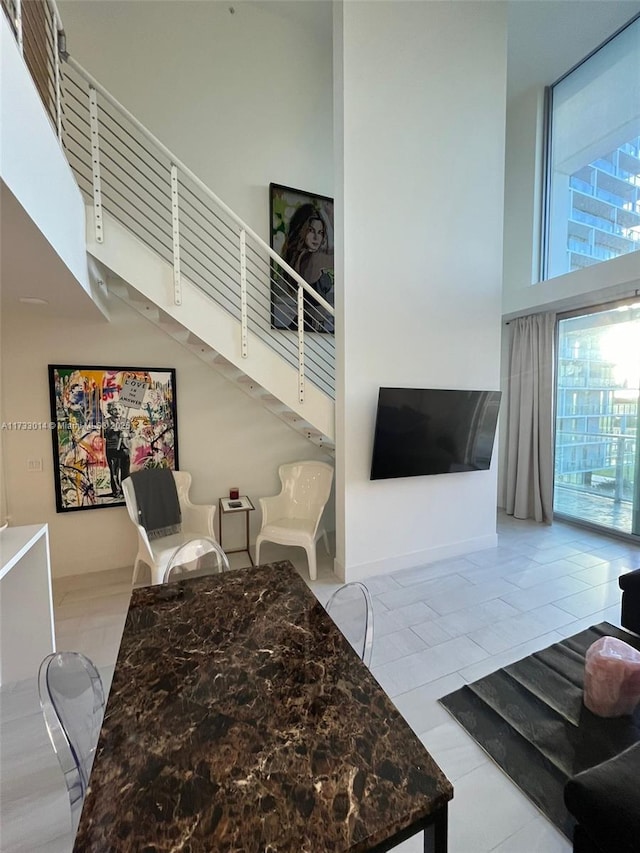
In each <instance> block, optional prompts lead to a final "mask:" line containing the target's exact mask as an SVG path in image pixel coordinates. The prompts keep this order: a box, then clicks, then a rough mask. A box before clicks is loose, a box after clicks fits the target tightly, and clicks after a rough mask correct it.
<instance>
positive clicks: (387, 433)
mask: <svg viewBox="0 0 640 853" xmlns="http://www.w3.org/2000/svg"><path fill="white" fill-rule="evenodd" d="M500 396H501V392H500V391H454V390H441V389H437V388H380V393H379V396H378V411H377V415H376V429H375V436H374V440H373V457H372V462H371V479H372V480H384V479H389V478H392V477H418V476H421V475H423V474H452V473H455V472H457V471H485V470H487V469H488V468H489V466H490V465H491V454H492V451H493V440H494V437H495V432H496V424H497V421H498V409H499V407H500Z"/></svg>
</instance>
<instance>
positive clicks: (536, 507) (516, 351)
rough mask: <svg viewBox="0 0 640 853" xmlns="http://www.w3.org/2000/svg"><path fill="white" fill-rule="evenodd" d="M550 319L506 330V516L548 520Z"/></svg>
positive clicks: (534, 318) (524, 321) (520, 322)
mask: <svg viewBox="0 0 640 853" xmlns="http://www.w3.org/2000/svg"><path fill="white" fill-rule="evenodd" d="M555 319H556V318H555V314H533V315H531V316H529V317H519V318H518V319H517V320H512V321H511V323H510V324H509V330H510V333H511V346H510V352H509V408H508V415H507V496H506V510H507V513H508V514H509V515H513V516H515V517H516V518H535V520H536V521H540V522H546V523H547V524H551V522H552V520H553V409H554V406H553V371H554V357H553V348H554V338H555Z"/></svg>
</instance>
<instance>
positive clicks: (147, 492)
mask: <svg viewBox="0 0 640 853" xmlns="http://www.w3.org/2000/svg"><path fill="white" fill-rule="evenodd" d="M131 482H132V483H133V488H134V491H135V493H136V502H137V504H138V518H139V520H140V524H141V525H142V526H143V527H144V529H145V530H146V531H147V533H148V534H149V536H150V537H154V536H168V535H170V534H171V533H177V532H179V530H180V522H181V520H182V515H181V512H180V503H179V501H178V491H177V489H176V481H175V480H174V478H173V473H172V472H171V471H170V470H169V469H168V468H143V469H142V470H141V471H134V473H133V474H131Z"/></svg>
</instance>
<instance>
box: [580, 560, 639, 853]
mask: <svg viewBox="0 0 640 853" xmlns="http://www.w3.org/2000/svg"><path fill="white" fill-rule="evenodd" d="M618 583H619V585H620V589H621V590H622V614H621V623H622V626H623V627H624V628H626V629H627V630H628V631H633V632H634V634H640V569H637V570H636V571H634V572H628V573H627V574H625V575H621V576H620V578H619V579H618ZM564 802H565V805H566V807H567V809H568V810H569V812H570V813H571V814H572V815H573V817H574V818H575V819H576V820H577V825H576V828H575V833H574V836H573V853H640V741H639V742H638V743H636V744H634V745H633V746H630V747H628V748H627V749H625V750H624V751H623V752H620V753H619V754H618V755H614V757H613V758H610V759H609V760H608V761H603V762H602V763H601V764H597V765H596V766H595V767H591V768H589V770H584V771H583V772H582V773H577V774H576V775H575V776H574V777H573V778H572V779H569V781H568V782H567V784H566V785H565V788H564Z"/></svg>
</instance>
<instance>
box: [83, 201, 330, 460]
mask: <svg viewBox="0 0 640 853" xmlns="http://www.w3.org/2000/svg"><path fill="white" fill-rule="evenodd" d="M87 219H88V231H89V229H90V228H91V225H92V220H93V210H92V209H91V207H87ZM103 230H104V240H103V242H102V243H97V242H96V241H95V239H93V238H89V240H88V243H87V251H88V252H89V253H90V255H91V256H92V257H93V258H94V259H95V261H97V264H96V267H95V268H96V269H97V270H99V273H98V275H100V276H101V278H102V280H103V282H104V283H105V284H106V286H107V288H108V290H109V293H110V294H111V296H112V297H115V298H117V299H120V300H122V301H123V302H125V303H126V304H127V305H129V306H130V307H131V308H133V309H134V310H135V311H137V312H138V313H139V314H140V315H141V316H143V317H144V318H145V319H146V320H148V321H149V322H150V323H153V325H154V326H156V327H157V328H158V329H160V330H162V331H163V332H164V333H165V334H167V335H169V336H170V337H171V338H172V339H173V340H175V341H177V342H178V343H179V344H181V345H182V346H183V347H184V348H185V349H187V350H189V352H191V353H192V354H193V355H195V356H196V357H197V358H199V359H200V360H201V361H203V362H205V364H207V365H209V366H210V367H211V368H213V369H215V370H216V371H217V372H218V373H220V374H222V375H223V376H224V377H225V378H226V379H228V380H229V381H230V382H234V383H235V384H236V385H237V386H238V387H239V388H241V389H242V390H243V391H244V392H245V393H246V394H248V395H249V396H251V397H253V398H254V399H256V400H258V401H259V402H260V403H261V404H262V405H263V406H264V407H265V408H266V409H268V410H269V411H270V412H272V413H273V414H274V415H276V416H277V417H278V418H280V419H281V420H282V421H283V422H284V423H286V424H287V425H288V426H290V427H291V428H292V429H294V430H295V431H296V432H298V433H300V434H301V435H303V436H304V437H305V438H307V439H308V440H309V441H311V442H312V443H313V444H315V445H317V446H318V447H322V448H323V449H324V450H326V451H327V453H329V454H331V453H333V451H334V442H333V401H332V400H331V399H330V398H328V396H327V395H326V394H325V393H324V392H322V391H320V390H319V389H318V388H316V387H315V386H313V385H309V386H308V387H307V389H306V393H305V399H304V402H303V403H300V402H299V399H298V371H297V370H296V369H295V368H294V367H292V366H291V365H290V364H289V363H288V362H286V361H285V360H283V359H282V358H281V357H280V356H278V354H277V353H274V352H273V350H272V349H270V348H269V347H268V346H266V345H265V344H263V343H262V342H261V341H260V340H259V339H258V340H252V339H251V338H250V339H249V341H248V344H247V353H246V356H245V357H244V358H242V356H241V354H240V350H241V346H240V333H239V325H240V324H239V323H238V322H237V321H236V320H235V319H234V318H233V317H232V316H231V315H230V314H229V313H228V312H226V311H225V310H224V309H222V308H220V307H219V306H218V305H217V304H216V303H215V302H213V301H212V300H211V299H209V298H208V297H207V296H206V294H203V293H202V292H201V291H200V290H199V288H197V287H196V286H195V285H193V284H192V283H191V282H189V281H188V279H184V278H183V280H182V300H181V305H179V306H177V305H175V304H174V302H173V299H172V298H171V276H172V271H171V268H170V265H169V264H167V263H166V261H163V260H162V259H161V258H160V257H159V256H158V255H156V254H155V253H154V252H153V251H152V250H150V249H149V248H148V247H147V246H145V245H144V243H142V242H141V241H140V240H138V239H137V238H136V237H135V236H134V235H133V234H132V233H131V232H130V231H129V230H128V229H126V228H124V227H123V226H122V225H120V224H119V223H118V222H117V221H116V220H115V219H113V218H112V217H111V216H110V215H109V214H103Z"/></svg>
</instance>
